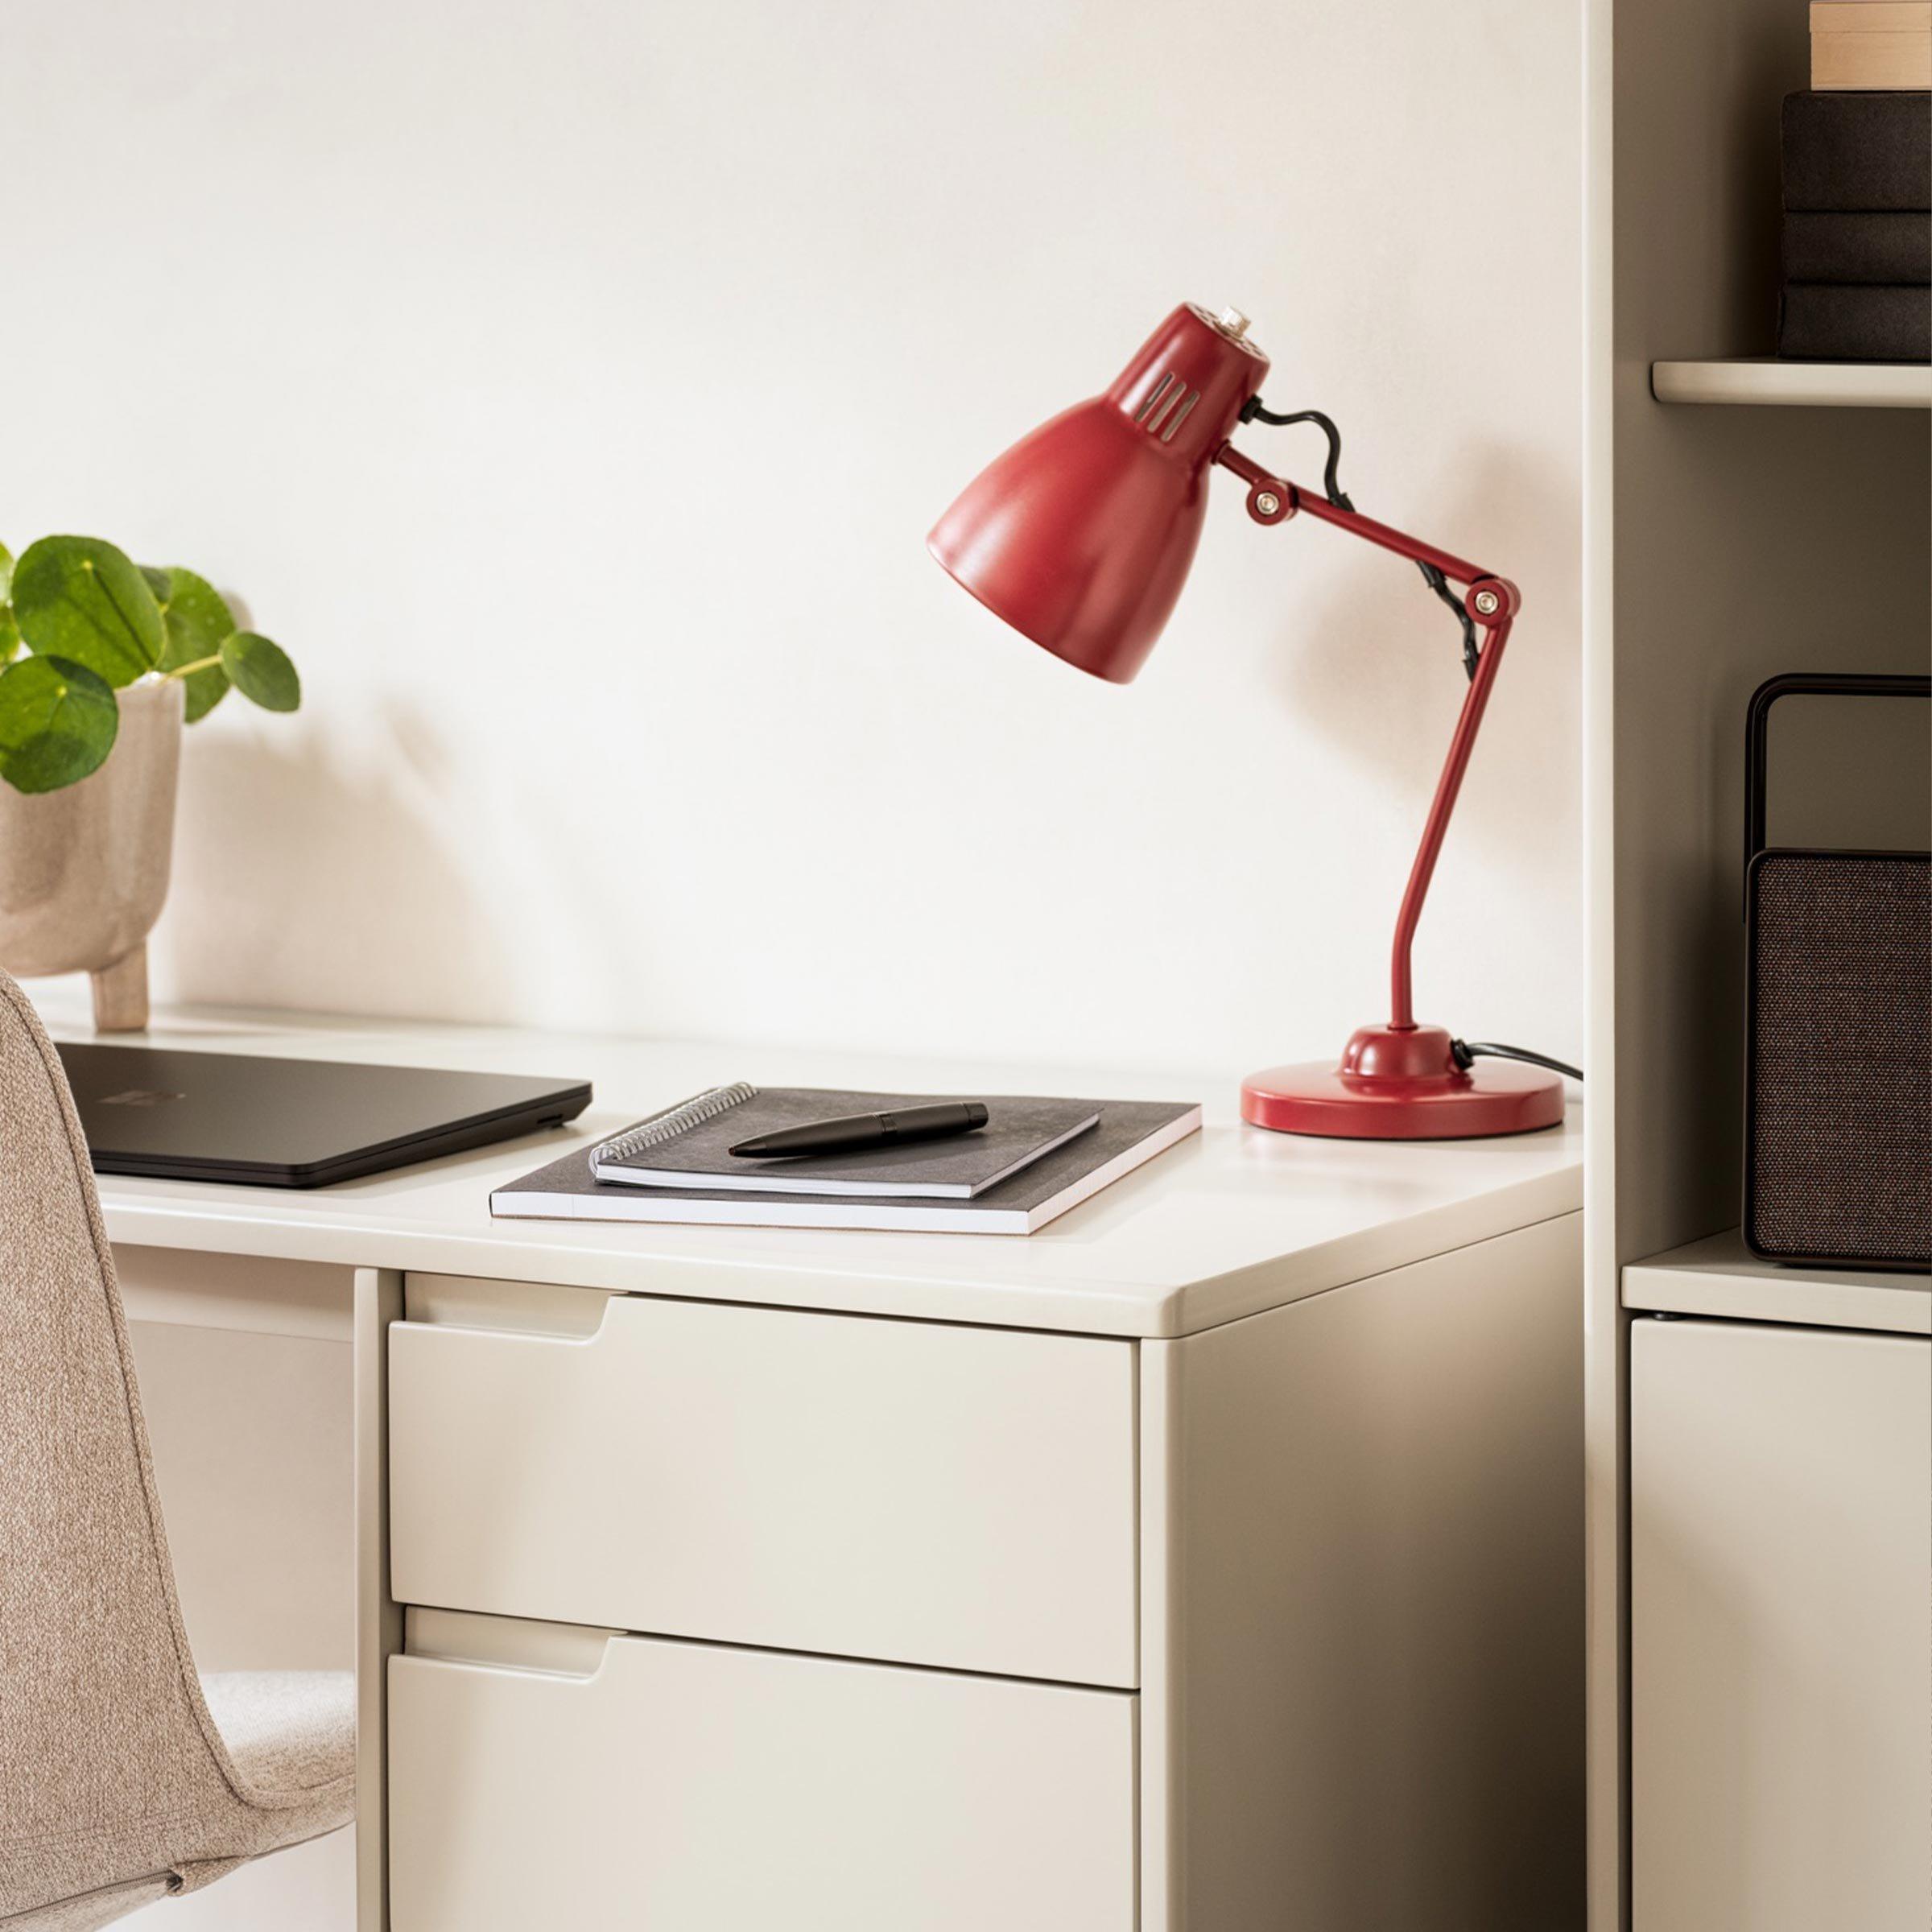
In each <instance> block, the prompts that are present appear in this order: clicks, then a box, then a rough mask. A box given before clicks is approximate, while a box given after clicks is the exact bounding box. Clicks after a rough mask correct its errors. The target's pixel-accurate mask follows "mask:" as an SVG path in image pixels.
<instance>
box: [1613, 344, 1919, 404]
mask: <svg viewBox="0 0 1932 1932" xmlns="http://www.w3.org/2000/svg"><path fill="white" fill-rule="evenodd" d="M1650 393H1651V394H1653V396H1655V397H1656V398H1657V401H1658V402H1660V403H1747V404H1757V405H1759V406H1761V407H1763V406H1770V407H1783V408H1786V409H1809V408H1825V409H1932V364H1922V363H1913V362H1781V361H1778V359H1777V357H1775V356H1734V357H1730V358H1728V360H1723V361H1711V362H1653V363H1652V364H1651V365H1650Z"/></svg>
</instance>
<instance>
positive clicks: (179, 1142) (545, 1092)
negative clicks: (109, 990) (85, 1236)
mask: <svg viewBox="0 0 1932 1932" xmlns="http://www.w3.org/2000/svg"><path fill="white" fill-rule="evenodd" d="M60 1059H61V1061H62V1063H64V1066H65V1067H66V1068H67V1078H68V1084H69V1085H70V1086H71V1087H72V1088H73V1090H74V1103H75V1104H76V1106H77V1107H78V1108H80V1110H81V1126H82V1127H83V1128H84V1129H85V1130H86V1133H87V1145H88V1148H89V1151H90V1152H91V1153H92V1154H93V1160H94V1168H95V1170H96V1171H97V1173H101V1174H157V1175H159V1176H161V1177H162V1178H163V1179H168V1180H177V1181H240V1182H243V1183H249V1184H251V1185H253V1186H255V1187H323V1186H324V1185H326V1184H327V1183H328V1182H330V1181H348V1180H353V1179H356V1177H357V1175H359V1174H380V1173H381V1172H382V1171H383V1170H385V1169H386V1168H390V1167H403V1166H407V1165H408V1164H409V1163H410V1162H412V1161H427V1160H431V1159H434V1158H436V1156H437V1155H438V1154H456V1153H458V1152H460V1150H462V1149H464V1148H466V1147H482V1146H487V1145H489V1143H490V1142H491V1141H507V1140H513V1139H514V1138H515V1137H517V1136H518V1134H523V1133H534V1132H535V1130H536V1129H538V1128H539V1127H555V1126H558V1125H561V1124H562V1123H563V1122H564V1121H568V1120H574V1119H575V1118H576V1116H577V1115H578V1114H580V1113H582V1112H583V1111H584V1108H585V1107H587V1106H588V1104H590V1083H589V1082H588V1080H534V1079H531V1078H530V1077H528V1076H526V1075H521V1074H505V1073H449V1072H445V1071H442V1070H440V1069H439V1068H435V1067H367V1066H363V1065H361V1064H360V1063H357V1062H355V1061H351V1060H274V1059H262V1058H258V1056H256V1055H253V1054H245V1053H198V1052H195V1051H191V1050H189V1049H188V1048H185V1047H110V1046H105V1045H101V1044H99V1043H97V1042H63V1043H62V1044H61V1047H60Z"/></svg>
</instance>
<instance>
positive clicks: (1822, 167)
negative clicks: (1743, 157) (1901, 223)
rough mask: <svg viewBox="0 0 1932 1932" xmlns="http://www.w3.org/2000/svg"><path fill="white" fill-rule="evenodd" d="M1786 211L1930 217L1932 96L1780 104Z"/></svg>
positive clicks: (1807, 98)
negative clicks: (1896, 213)
mask: <svg viewBox="0 0 1932 1932" xmlns="http://www.w3.org/2000/svg"><path fill="white" fill-rule="evenodd" d="M1784 176H1785V207H1786V208H1798V209H1801V210H1807V209H1808V210H1824V211H1843V210H1847V209H1850V210H1896V211H1900V212H1904V213H1913V212H1918V213H1926V211H1928V210H1932V93H1905V92H1903V91H1896V92H1889V93H1810V92H1807V93H1798V94H1786V95H1785V118H1784Z"/></svg>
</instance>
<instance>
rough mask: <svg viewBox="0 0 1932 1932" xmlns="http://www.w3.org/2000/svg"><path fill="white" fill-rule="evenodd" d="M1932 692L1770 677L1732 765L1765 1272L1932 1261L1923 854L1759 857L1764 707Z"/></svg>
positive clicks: (1752, 1129) (1774, 853)
mask: <svg viewBox="0 0 1932 1932" xmlns="http://www.w3.org/2000/svg"><path fill="white" fill-rule="evenodd" d="M1794 692H1805V693H1815V694H1824V695H1831V696H1868V697H1877V696H1914V697H1926V696H1932V679H1928V678H1921V677H1880V676H1864V677H1834V676H1830V675H1814V674H1810V673H1802V674H1794V675H1788V676H1785V677H1782V678H1773V679H1771V680H1770V681H1769V683H1766V684H1765V685H1763V686H1761V687H1760V688H1759V690H1758V691H1757V694H1756V695H1755V696H1753V698H1752V702H1751V710H1750V721H1749V730H1748V748H1747V756H1746V762H1745V770H1746V785H1747V799H1746V817H1747V827H1746V849H1747V866H1746V873H1745V881H1746V883H1745V922H1746V932H1747V943H1748V996H1747V1008H1748V1031H1747V1038H1746V1050H1745V1069H1746V1071H1745V1100H1744V1122H1745V1125H1744V1133H1745V1150H1744V1241H1745V1244H1746V1245H1747V1246H1748V1247H1749V1249H1751V1251H1752V1253H1754V1254H1757V1255H1758V1256H1760V1257H1762V1258H1764V1259H1765V1260H1767V1261H1802V1262H1809V1263H1810V1264H1812V1265H1819V1264H1833V1263H1835V1264H1839V1265H1848V1266H1853V1267H1911V1266H1924V1265H1927V1264H1928V1263H1932V856H1928V855H1927V854H1926V853H1924V852H1803V851H1790V850H1779V849H1770V850H1766V849H1765V848H1764V836H1765V737H1766V734H1767V719H1768V714H1769V710H1770V708H1771V705H1772V704H1773V703H1774V702H1775V701H1776V700H1777V699H1778V698H1780V697H1782V696H1787V695H1790V694H1791V693H1794Z"/></svg>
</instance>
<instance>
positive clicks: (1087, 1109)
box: [489, 1095, 1201, 1234]
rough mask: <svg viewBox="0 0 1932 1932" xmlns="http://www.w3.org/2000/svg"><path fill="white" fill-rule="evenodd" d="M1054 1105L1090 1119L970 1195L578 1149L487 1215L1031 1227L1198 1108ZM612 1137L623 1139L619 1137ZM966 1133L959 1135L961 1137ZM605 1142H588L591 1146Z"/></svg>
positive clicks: (1146, 1153) (973, 1229)
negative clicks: (772, 1182)
mask: <svg viewBox="0 0 1932 1932" xmlns="http://www.w3.org/2000/svg"><path fill="white" fill-rule="evenodd" d="M706 1097H707V1096H699V1098H700V1100H702V1099H704V1098H706ZM840 1097H842V1098H844V1099H847V1100H850V1099H852V1098H855V1097H857V1096H840ZM875 1097H877V1096H875ZM890 1097H902V1096H890ZM975 1097H979V1098H983V1099H985V1102H986V1104H987V1107H988V1108H989V1109H994V1108H998V1107H1000V1106H1001V1105H1002V1104H1005V1103H1002V1102H1001V1101H1000V1100H997V1099H995V1098H994V1097H993V1096H991V1095H985V1096H975ZM1053 1104H1055V1105H1056V1106H1060V1107H1069V1108H1076V1109H1078V1110H1080V1112H1079V1115H1078V1117H1081V1118H1085V1117H1092V1125H1090V1126H1088V1128H1087V1129H1085V1130H1084V1131H1083V1132H1076V1133H1074V1134H1073V1135H1072V1136H1071V1137H1070V1138H1063V1139H1062V1140H1061V1141H1059V1144H1058V1145H1057V1146H1053V1147H1051V1148H1050V1149H1048V1150H1047V1151H1045V1152H1043V1153H1042V1154H1039V1155H1038V1157H1037V1158H1034V1160H1032V1161H1030V1162H1027V1163H1026V1164H1025V1165H1024V1166H1022V1167H1020V1168H1019V1169H1018V1171H1017V1172H1013V1173H1011V1174H1008V1176H1007V1177H1006V1178H1005V1179H1004V1180H999V1181H995V1182H994V1183H992V1184H991V1185H990V1186H989V1187H985V1188H984V1189H983V1190H982V1191H980V1193H978V1194H976V1195H970V1196H965V1197H960V1196H954V1197H952V1198H937V1199H935V1198H934V1197H932V1196H930V1195H924V1196H922V1195H906V1194H899V1195H879V1194H871V1195H852V1194H836V1195H819V1194H802V1193H791V1194H774V1193H767V1192H753V1191H749V1190H747V1189H745V1188H741V1187H719V1186H718V1185H717V1184H716V1181H715V1180H713V1179H709V1178H708V1177H705V1176H702V1175H699V1176H693V1177H691V1180H692V1181H693V1182H695V1184H687V1185H680V1186H676V1187H668V1186H663V1185H658V1184H656V1183H653V1184H651V1185H649V1186H644V1187H638V1186H635V1185H629V1184H625V1183H617V1182H612V1181H601V1180H599V1179H597V1174H596V1173H595V1171H594V1170H593V1169H592V1164H591V1158H590V1157H591V1155H592V1154H593V1153H595V1152H596V1151H597V1149H595V1148H592V1149H584V1148H579V1149H576V1150H573V1151H572V1152H571V1153H569V1154H565V1155H564V1156H563V1157H562V1158H561V1159H559V1160H555V1161H552V1162H551V1163H550V1165H549V1166H547V1167H539V1169H538V1170H536V1172H535V1173H534V1174H525V1175H524V1176H523V1178H522V1179H521V1180H518V1181H513V1182H512V1183H510V1185H509V1186H508V1187H499V1188H498V1189H497V1191H495V1192H494V1193H493V1194H492V1195H490V1197H489V1211H490V1212H491V1213H492V1214H493V1215H497V1216H502V1217H504V1218H506V1219H520V1218H526V1217H527V1218H531V1219H535V1220H591V1221H693V1222H700V1223H709V1224H713V1225H720V1226H737V1227H767V1228H905V1229H911V1230H915V1231H919V1232H931V1233H935V1234H939V1233H959V1234H1031V1233H1033V1232H1035V1231H1036V1230H1037V1229H1038V1228H1044V1227H1045V1226H1046V1225H1047V1223H1048V1222H1050V1221H1053V1220H1058V1219H1059V1216H1061V1215H1063V1214H1064V1213H1066V1212H1067V1210H1068V1209H1069V1208H1074V1207H1077V1206H1078V1205H1079V1204H1080V1203H1081V1202H1082V1201H1084V1200H1087V1199H1090V1198H1091V1197H1092V1195H1096V1194H1098V1193H1099V1192H1100V1191H1101V1189H1103V1188H1104V1187H1109V1186H1111V1185H1112V1184H1113V1183H1114V1182H1116V1181H1117V1180H1119V1179H1121V1177H1122V1176H1123V1175H1125V1174H1130V1173H1132V1172H1133V1170H1134V1169H1135V1168H1137V1167H1138V1166H1141V1165H1143V1164H1144V1163H1145V1162H1148V1161H1150V1160H1152V1159H1153V1158H1154V1157H1155V1155H1157V1154H1160V1153H1162V1151H1163V1150H1166V1149H1167V1148H1170V1147H1171V1146H1174V1143H1175V1142H1176V1141H1182V1140H1185V1139H1186V1138H1187V1136H1188V1135H1190V1134H1191V1133H1195V1132H1196V1131H1197V1130H1198V1129H1199V1126H1200V1124H1201V1110H1200V1108H1199V1105H1198V1104H1195V1103H1192V1102H1187V1101H1169V1100H1065V1101H1056V1102H1055V1103H1053ZM847 1111H856V1109H852V1108H848V1109H847ZM640 1125H649V1123H648V1122H644V1123H640ZM987 1125H989V1126H990V1125H992V1122H991V1121H989V1122H988V1123H987ZM981 1131H982V1132H984V1129H982V1130H981ZM625 1138H626V1136H624V1135H619V1136H617V1139H618V1140H619V1141H622V1140H624V1139H625ZM963 1138H964V1140H968V1141H970V1140H972V1139H973V1138H974V1136H972V1135H971V1134H968V1135H965V1136H964V1137H963ZM608 1145H609V1143H607V1142H600V1143H598V1146H600V1147H601V1146H608ZM944 1146H946V1143H945V1142H943V1141H940V1142H936V1143H935V1144H934V1146H933V1149H932V1151H933V1152H935V1153H937V1152H938V1151H939V1150H940V1149H941V1148H943V1147H944ZM882 1151H897V1152H900V1153H912V1152H916V1151H918V1150H916V1149H901V1150H882ZM636 1154H649V1155H650V1158H652V1159H653V1160H654V1161H659V1160H661V1159H662V1156H663V1150H662V1146H658V1147H655V1148H650V1149H644V1148H639V1149H636V1150H634V1155H636ZM838 1158H841V1159H844V1158H852V1159H857V1158H869V1159H876V1158H877V1156H876V1155H872V1156H866V1157H859V1156H856V1155H855V1156H840V1157H838Z"/></svg>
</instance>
